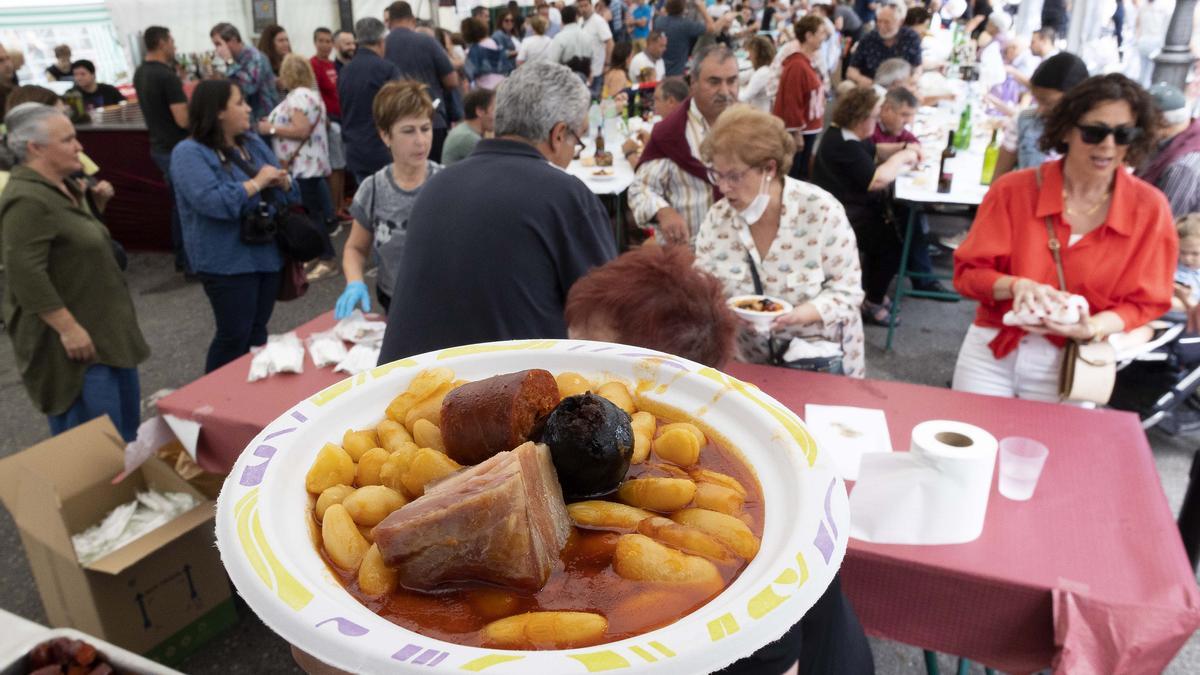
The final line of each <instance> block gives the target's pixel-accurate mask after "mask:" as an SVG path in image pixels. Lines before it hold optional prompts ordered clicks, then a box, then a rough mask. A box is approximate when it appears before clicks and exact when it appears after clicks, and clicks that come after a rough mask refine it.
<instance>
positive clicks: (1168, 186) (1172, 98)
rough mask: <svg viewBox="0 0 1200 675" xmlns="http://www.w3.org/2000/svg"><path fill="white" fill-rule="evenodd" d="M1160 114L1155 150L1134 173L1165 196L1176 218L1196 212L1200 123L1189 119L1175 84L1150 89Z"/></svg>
mask: <svg viewBox="0 0 1200 675" xmlns="http://www.w3.org/2000/svg"><path fill="white" fill-rule="evenodd" d="M1150 96H1151V98H1153V99H1154V105H1155V107H1156V108H1158V111H1159V113H1161V114H1162V118H1163V122H1164V126H1163V128H1162V129H1161V131H1160V132H1159V143H1158V152H1156V153H1154V156H1153V157H1151V158H1150V161H1149V162H1147V163H1146V164H1145V165H1143V166H1142V168H1141V169H1139V170H1138V172H1137V175H1138V177H1139V178H1141V179H1142V180H1144V181H1146V182H1147V183H1151V184H1153V185H1154V186H1155V187H1157V188H1158V189H1159V190H1162V192H1163V194H1165V195H1166V196H1167V201H1168V202H1169V203H1170V204H1171V213H1172V214H1173V215H1174V216H1175V218H1176V219H1178V218H1182V217H1183V216H1186V215H1187V214H1189V213H1195V212H1197V211H1200V122H1196V121H1194V120H1192V118H1191V115H1190V114H1189V112H1188V105H1187V99H1186V98H1184V96H1183V92H1181V91H1179V90H1178V89H1176V88H1175V87H1173V86H1171V85H1169V84H1166V83H1159V84H1156V85H1154V86H1153V87H1151V88H1150Z"/></svg>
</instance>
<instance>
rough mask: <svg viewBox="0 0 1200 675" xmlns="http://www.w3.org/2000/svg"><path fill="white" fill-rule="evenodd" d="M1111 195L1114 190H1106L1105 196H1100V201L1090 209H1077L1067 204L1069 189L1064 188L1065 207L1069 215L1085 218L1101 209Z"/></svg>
mask: <svg viewBox="0 0 1200 675" xmlns="http://www.w3.org/2000/svg"><path fill="white" fill-rule="evenodd" d="M1111 196H1112V191H1111V190H1110V191H1109V192H1105V193H1104V196H1103V197H1101V198H1100V201H1098V202H1096V204H1095V205H1094V206H1093V207H1092V208H1090V209H1088V210H1087V211H1075V210H1073V209H1072V208H1071V207H1069V206H1067V191H1066V190H1063V208H1064V209H1066V212H1067V215H1068V216H1083V217H1084V218H1087V217H1089V216H1091V215H1094V214H1095V213H1096V212H1097V211H1099V210H1100V207H1101V206H1104V205H1105V204H1106V203H1108V198H1109V197H1111Z"/></svg>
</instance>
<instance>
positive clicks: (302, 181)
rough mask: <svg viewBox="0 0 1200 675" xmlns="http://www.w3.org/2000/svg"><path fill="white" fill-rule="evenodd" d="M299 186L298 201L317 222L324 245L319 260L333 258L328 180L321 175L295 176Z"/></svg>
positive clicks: (331, 204)
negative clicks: (314, 176)
mask: <svg viewBox="0 0 1200 675" xmlns="http://www.w3.org/2000/svg"><path fill="white" fill-rule="evenodd" d="M296 185H297V186H299V188H300V203H301V204H304V208H305V210H307V211H308V217H309V218H312V220H313V222H315V223H316V224H317V229H318V230H319V231H320V232H321V237H322V240H323V243H324V245H325V250H324V251H322V252H321V260H333V258H334V252H333V240H332V239H330V238H329V223H331V222H332V221H333V197H332V196H331V195H330V194H329V181H327V180H325V179H324V178H323V177H317V178H297V179H296Z"/></svg>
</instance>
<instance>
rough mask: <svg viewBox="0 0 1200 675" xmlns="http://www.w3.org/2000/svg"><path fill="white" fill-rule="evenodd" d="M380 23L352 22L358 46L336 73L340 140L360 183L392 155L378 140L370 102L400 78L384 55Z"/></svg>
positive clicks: (367, 19) (371, 19) (348, 166)
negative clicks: (352, 55) (385, 86)
mask: <svg viewBox="0 0 1200 675" xmlns="http://www.w3.org/2000/svg"><path fill="white" fill-rule="evenodd" d="M386 32H387V29H386V28H385V27H384V25H383V22H382V21H380V20H379V19H376V18H375V17H364V18H362V19H359V20H358V21H357V22H355V24H354V36H355V39H356V40H357V41H358V49H357V50H356V51H355V52H354V58H353V59H352V60H351V61H350V65H348V66H346V67H345V68H343V69H342V72H341V73H340V74H339V75H338V81H337V88H338V100H339V102H340V103H341V104H342V140H343V142H344V144H345V146H346V169H347V170H348V171H350V174H351V175H352V176H354V179H355V180H356V181H358V182H359V183H362V182H363V181H364V180H366V179H367V178H369V177H370V176H371V175H372V174H374V173H375V172H376V171H379V170H380V169H382V168H383V167H384V166H385V165H387V164H390V163H391V161H392V155H391V153H390V152H388V149H387V147H385V146H384V144H383V141H382V140H380V139H379V133H378V132H377V131H376V129H375V117H374V115H373V114H372V112H371V104H372V103H373V102H374V101H375V94H377V93H379V89H380V88H381V87H383V85H384V84H386V83H387V82H388V81H389V80H398V79H400V69H399V68H398V67H396V64H394V63H392V62H391V61H388V60H386V59H384V58H383V36H384V34H385V33H386Z"/></svg>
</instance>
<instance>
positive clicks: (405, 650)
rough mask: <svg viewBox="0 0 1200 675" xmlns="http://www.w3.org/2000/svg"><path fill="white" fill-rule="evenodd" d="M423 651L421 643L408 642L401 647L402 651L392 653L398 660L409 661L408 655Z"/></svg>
mask: <svg viewBox="0 0 1200 675" xmlns="http://www.w3.org/2000/svg"><path fill="white" fill-rule="evenodd" d="M419 651H421V646H420V645H414V644H407V645H404V646H403V647H401V648H400V651H398V652H396V653H395V654H392V658H393V659H396V660H397V661H407V660H408V657H410V656H412V655H413V654H416V653H417V652H419Z"/></svg>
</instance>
